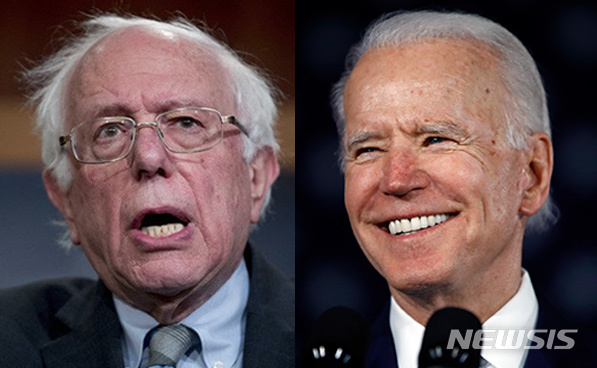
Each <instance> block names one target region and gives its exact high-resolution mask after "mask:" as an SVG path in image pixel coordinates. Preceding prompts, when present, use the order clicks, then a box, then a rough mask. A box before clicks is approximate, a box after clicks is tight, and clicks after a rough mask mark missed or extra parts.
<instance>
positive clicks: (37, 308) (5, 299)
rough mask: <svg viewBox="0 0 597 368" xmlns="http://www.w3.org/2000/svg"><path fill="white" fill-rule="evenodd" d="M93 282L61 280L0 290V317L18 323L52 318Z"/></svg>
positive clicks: (71, 279)
mask: <svg viewBox="0 0 597 368" xmlns="http://www.w3.org/2000/svg"><path fill="white" fill-rule="evenodd" d="M96 283H97V282H96V281H94V280H91V279H84V278H64V279H56V280H48V281H38V282H33V283H30V284H26V285H22V286H17V287H12V288H8V289H3V290H0V318H10V319H13V320H15V319H16V320H19V319H21V318H27V319H31V318H35V317H36V316H37V317H38V318H39V317H43V315H53V314H54V313H55V312H56V311H57V310H59V309H60V308H61V307H62V306H63V305H64V304H65V303H66V302H67V301H69V300H70V299H72V298H73V297H74V296H77V295H81V294H84V293H86V292H87V291H88V290H90V289H92V288H93V287H94V285H96Z"/></svg>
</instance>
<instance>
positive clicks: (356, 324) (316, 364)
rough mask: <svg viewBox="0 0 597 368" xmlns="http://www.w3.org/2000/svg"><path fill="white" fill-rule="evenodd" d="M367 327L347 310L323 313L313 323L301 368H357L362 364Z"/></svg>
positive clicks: (366, 341)
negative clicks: (302, 367)
mask: <svg viewBox="0 0 597 368" xmlns="http://www.w3.org/2000/svg"><path fill="white" fill-rule="evenodd" d="M369 334H370V326H369V322H368V321H367V319H366V318H365V317H364V316H362V315H361V314H360V313H359V312H357V311H355V310H353V309H350V308H347V307H334V308H331V309H328V310H327V311H325V312H324V313H323V314H322V315H321V316H320V317H319V318H318V319H317V321H316V322H315V327H314V328H313V331H312V333H311V339H310V342H309V345H308V346H307V348H308V351H307V352H306V356H305V360H304V368H336V367H338V368H340V367H341V368H359V367H363V366H364V364H365V354H366V353H367V346H368V343H369Z"/></svg>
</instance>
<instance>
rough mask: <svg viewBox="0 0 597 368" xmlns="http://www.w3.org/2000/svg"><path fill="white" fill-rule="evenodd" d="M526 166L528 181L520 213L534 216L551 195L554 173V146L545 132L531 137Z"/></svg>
mask: <svg viewBox="0 0 597 368" xmlns="http://www.w3.org/2000/svg"><path fill="white" fill-rule="evenodd" d="M528 152H529V153H528V155H527V156H526V157H527V161H526V166H525V168H524V170H525V172H526V174H527V177H528V181H527V185H526V188H525V192H524V195H523V198H522V203H521V205H520V212H521V213H522V214H523V215H525V216H532V215H534V214H535V213H537V211H539V209H540V208H541V206H542V205H543V203H544V202H545V200H546V199H547V196H548V195H549V187H550V181H551V174H552V171H553V146H552V144H551V139H549V136H548V135H547V134H545V133H543V132H540V133H535V134H533V135H532V136H531V140H530V145H529V151H528Z"/></svg>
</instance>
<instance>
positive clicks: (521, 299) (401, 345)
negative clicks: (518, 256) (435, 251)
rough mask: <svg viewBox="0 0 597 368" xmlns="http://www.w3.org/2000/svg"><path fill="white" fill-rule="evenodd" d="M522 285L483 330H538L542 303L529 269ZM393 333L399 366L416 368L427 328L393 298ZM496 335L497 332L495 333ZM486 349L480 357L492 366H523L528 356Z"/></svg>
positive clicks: (524, 353)
mask: <svg viewBox="0 0 597 368" xmlns="http://www.w3.org/2000/svg"><path fill="white" fill-rule="evenodd" d="M522 272H523V275H522V282H521V284H520V288H519V289H518V291H517V292H516V294H515V295H514V296H513V297H512V299H510V300H509V301H508V302H507V303H506V304H505V305H504V306H503V307H502V308H501V309H500V310H498V311H497V312H496V313H495V314H494V315H492V316H491V317H489V319H488V320H487V321H485V323H484V324H483V326H482V327H483V330H484V331H486V330H498V329H508V330H525V331H529V330H532V329H534V328H535V324H536V323H537V316H538V314H539V303H538V302H537V297H536V296H535V291H534V290H533V285H532V284H531V278H530V277H529V274H528V273H527V272H526V270H524V269H523V270H522ZM391 299H392V300H391V306H390V330H391V331H392V337H393V338H394V345H395V349H396V355H397V357H398V366H399V367H400V368H417V366H418V359H419V351H420V350H421V343H422V342H423V335H424V334H425V327H424V326H423V325H421V324H419V323H418V322H417V321H415V320H414V319H413V318H412V317H411V316H409V315H408V314H407V313H406V312H405V311H404V310H403V309H402V308H400V306H399V305H398V303H396V301H395V300H394V298H391ZM493 336H496V333H493ZM525 345H526V343H524V344H522V345H521V346H520V348H519V349H495V348H494V349H483V350H482V351H481V356H482V357H483V358H485V360H487V361H488V362H489V363H491V365H492V366H493V367H496V368H513V367H523V365H524V362H525V360H526V356H527V354H528V350H527V349H524V346H525Z"/></svg>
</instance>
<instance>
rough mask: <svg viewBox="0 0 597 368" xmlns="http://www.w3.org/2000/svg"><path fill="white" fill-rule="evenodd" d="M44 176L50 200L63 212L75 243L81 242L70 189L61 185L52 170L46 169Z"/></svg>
mask: <svg viewBox="0 0 597 368" xmlns="http://www.w3.org/2000/svg"><path fill="white" fill-rule="evenodd" d="M42 178H43V182H44V186H45V187H46V193H48V197H49V198H50V201H51V202H52V204H53V205H54V206H55V207H56V208H57V209H58V210H59V211H60V213H62V216H64V219H65V220H66V224H67V225H68V228H69V230H70V237H71V241H72V242H73V244H80V243H81V241H80V240H79V234H78V232H77V227H76V225H75V221H74V215H73V211H72V207H71V204H70V200H69V198H68V195H69V191H68V190H64V189H62V188H61V187H60V185H59V184H58V182H57V181H56V178H55V177H54V174H53V173H52V171H51V170H48V169H46V170H44V172H43V176H42Z"/></svg>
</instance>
